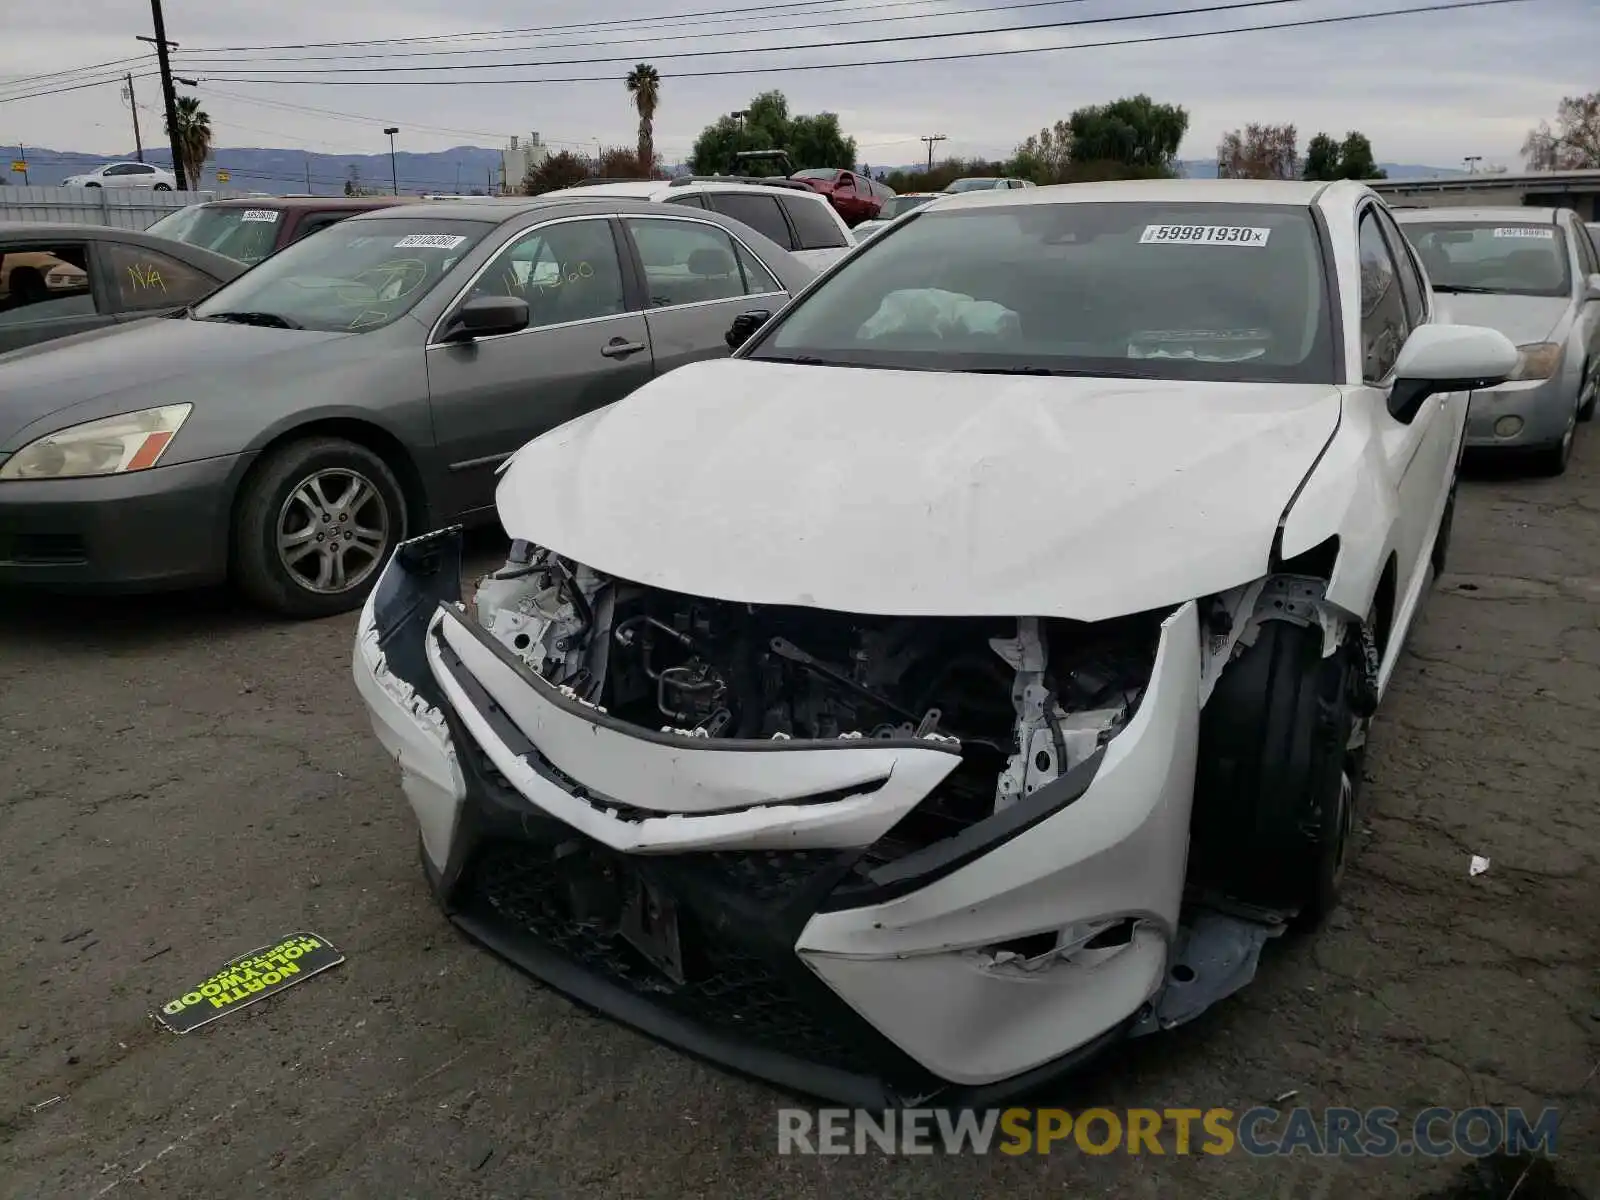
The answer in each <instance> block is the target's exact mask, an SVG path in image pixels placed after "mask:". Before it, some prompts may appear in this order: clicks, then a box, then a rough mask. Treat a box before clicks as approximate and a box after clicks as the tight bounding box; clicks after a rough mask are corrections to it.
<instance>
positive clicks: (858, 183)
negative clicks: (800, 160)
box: [789, 167, 894, 226]
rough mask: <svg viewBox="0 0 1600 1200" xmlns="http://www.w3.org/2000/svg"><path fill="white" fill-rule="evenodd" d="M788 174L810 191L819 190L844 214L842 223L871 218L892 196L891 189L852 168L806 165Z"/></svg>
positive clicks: (858, 222) (857, 223) (851, 223)
mask: <svg viewBox="0 0 1600 1200" xmlns="http://www.w3.org/2000/svg"><path fill="white" fill-rule="evenodd" d="M789 178H790V179H794V180H798V181H799V182H800V183H803V184H805V185H806V186H807V187H808V188H810V189H811V190H812V191H814V192H821V193H822V194H823V195H824V196H826V197H827V198H828V202H829V203H830V204H832V205H833V207H834V210H835V211H837V212H838V214H839V215H840V216H841V217H843V218H844V223H845V224H846V225H850V226H856V225H859V224H861V222H863V221H871V220H873V219H874V218H875V217H877V215H878V212H879V210H881V209H882V208H883V204H884V201H886V200H890V199H893V197H894V191H893V189H891V188H888V187H886V186H884V185H883V184H881V183H879V182H878V181H877V180H876V179H873V178H871V177H870V176H867V175H861V174H858V173H857V172H855V171H839V170H835V169H833V168H832V167H807V168H806V169H805V170H803V171H796V172H795V173H794V174H793V175H791V176H789Z"/></svg>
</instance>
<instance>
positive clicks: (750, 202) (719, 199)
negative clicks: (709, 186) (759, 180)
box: [711, 192, 796, 250]
mask: <svg viewBox="0 0 1600 1200" xmlns="http://www.w3.org/2000/svg"><path fill="white" fill-rule="evenodd" d="M711 207H712V208H714V209H716V210H717V211H718V212H719V213H722V214H723V215H724V216H728V217H732V218H733V219H734V220H735V221H743V222H744V223H745V224H746V225H748V226H750V228H751V229H754V230H755V231H756V232H757V233H759V234H761V235H762V236H764V237H768V238H771V239H772V240H773V241H775V242H777V243H778V245H780V246H782V247H783V248H784V249H785V250H793V249H795V248H796V247H795V245H794V243H793V241H791V240H790V237H789V223H788V222H787V221H785V220H784V219H783V210H782V209H781V208H779V207H778V201H777V198H776V197H774V196H758V195H756V194H754V193H752V192H720V193H714V194H713V195H712V196H711Z"/></svg>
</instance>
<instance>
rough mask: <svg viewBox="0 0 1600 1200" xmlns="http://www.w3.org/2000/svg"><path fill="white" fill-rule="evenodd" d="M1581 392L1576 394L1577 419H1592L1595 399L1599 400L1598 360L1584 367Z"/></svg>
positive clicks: (1599, 369) (1599, 376)
mask: <svg viewBox="0 0 1600 1200" xmlns="http://www.w3.org/2000/svg"><path fill="white" fill-rule="evenodd" d="M1581 386H1582V388H1583V390H1582V392H1580V393H1579V395H1578V420H1580V421H1589V420H1593V419H1594V406H1595V401H1596V400H1600V360H1597V361H1595V362H1591V363H1589V364H1588V366H1586V367H1585V368H1584V374H1583V383H1582V385H1581Z"/></svg>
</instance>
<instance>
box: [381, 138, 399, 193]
mask: <svg viewBox="0 0 1600 1200" xmlns="http://www.w3.org/2000/svg"><path fill="white" fill-rule="evenodd" d="M384 132H385V133H387V134H388V135H389V182H390V183H391V184H392V185H393V186H394V194H395V195H396V196H398V195H399V194H400V173H399V170H398V169H397V168H396V167H395V165H394V135H395V134H397V133H399V132H400V126H398V125H390V126H389V127H388V128H387V129H385V130H384Z"/></svg>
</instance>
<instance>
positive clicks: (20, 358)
mask: <svg viewBox="0 0 1600 1200" xmlns="http://www.w3.org/2000/svg"><path fill="white" fill-rule="evenodd" d="M347 336H350V335H347V334H340V333H318V332H313V331H310V330H298V329H264V328H261V327H259V326H251V325H229V324H224V323H223V322H220V321H188V320H183V319H180V318H173V319H167V318H162V317H155V318H152V319H150V320H148V321H137V322H134V323H133V324H129V325H110V326H106V327H105V328H103V329H95V330H91V331H90V332H88V333H79V334H74V335H72V336H70V337H64V338H56V339H55V340H53V341H48V342H41V343H39V344H37V345H34V346H24V347H23V348H22V349H20V350H13V351H11V352H10V353H9V354H0V447H4V446H6V445H7V443H8V442H9V441H10V440H11V439H12V438H13V437H14V436H15V435H16V434H17V433H18V431H20V430H22V429H25V428H26V427H27V426H29V425H31V424H32V423H33V422H35V421H37V420H39V419H41V418H43V417H47V416H50V415H51V414H52V413H56V412H60V411H62V410H63V409H69V408H75V407H77V406H80V405H86V404H89V403H91V402H93V401H96V400H100V399H102V398H104V397H109V396H113V395H116V394H118V393H124V392H125V393H128V394H129V397H130V399H129V401H128V403H129V404H130V405H131V406H132V407H133V408H147V407H149V406H150V405H152V404H159V403H163V402H165V403H173V404H176V403H180V402H182V401H185V400H195V399H197V398H200V397H201V396H202V394H204V395H209V394H213V393H214V391H215V385H216V384H217V383H221V384H223V385H225V386H226V387H227V388H228V389H229V390H230V391H237V389H238V387H239V385H240V384H241V383H242V382H244V381H246V380H247V379H249V377H250V374H249V373H250V371H251V370H253V369H254V366H253V364H255V363H256V362H257V361H258V360H261V359H267V358H270V357H272V356H276V355H280V354H283V353H284V352H285V351H289V352H303V351H305V350H306V349H307V348H308V347H311V346H315V345H317V344H319V343H322V342H326V341H330V340H333V339H337V338H343V337H347ZM191 388H192V392H191V391H190V390H189V389H191ZM135 399H137V403H135V402H134V400H135ZM116 411H118V412H122V411H130V410H128V409H123V408H121V407H118V408H117V409H116ZM85 419H89V418H88V417H85Z"/></svg>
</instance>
